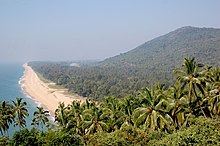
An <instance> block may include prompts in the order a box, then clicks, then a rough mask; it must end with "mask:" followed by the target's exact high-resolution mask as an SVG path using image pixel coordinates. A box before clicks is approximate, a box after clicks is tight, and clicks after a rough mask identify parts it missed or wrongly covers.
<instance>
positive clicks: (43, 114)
mask: <svg viewBox="0 0 220 146" xmlns="http://www.w3.org/2000/svg"><path fill="white" fill-rule="evenodd" d="M49 116H50V115H49V111H45V110H44V108H43V107H37V111H35V112H34V119H33V120H32V123H31V125H34V126H35V127H36V125H38V126H39V125H41V128H42V130H43V128H44V125H46V124H47V123H48V121H49V119H48V117H49Z"/></svg>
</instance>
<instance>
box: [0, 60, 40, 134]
mask: <svg viewBox="0 0 220 146" xmlns="http://www.w3.org/2000/svg"><path fill="white" fill-rule="evenodd" d="M23 74H24V69H23V67H22V64H21V63H14V64H0V101H8V102H9V103H12V101H15V100H16V98H17V97H19V98H23V101H25V102H27V106H28V107H29V108H28V112H29V116H28V117H27V118H26V124H27V128H31V127H32V126H31V122H32V119H33V113H34V111H35V110H36V107H37V105H39V104H40V103H37V102H35V101H34V100H32V99H31V98H30V97H28V96H27V95H25V94H24V92H23V91H22V84H21V82H20V80H21V78H22V76H23ZM16 130H19V127H14V125H11V126H10V129H9V131H8V135H9V137H10V138H11V137H12V136H13V134H14V132H15V131H16Z"/></svg>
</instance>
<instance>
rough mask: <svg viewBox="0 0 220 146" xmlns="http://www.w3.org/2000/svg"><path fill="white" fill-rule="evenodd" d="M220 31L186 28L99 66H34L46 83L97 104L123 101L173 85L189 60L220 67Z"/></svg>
mask: <svg viewBox="0 0 220 146" xmlns="http://www.w3.org/2000/svg"><path fill="white" fill-rule="evenodd" d="M219 40H220V29H212V28H195V27H183V28H180V29H177V30H175V31H173V32H170V33H168V34H166V35H164V36H161V37H158V38H155V39H153V40H151V41H148V42H146V43H144V44H143V45H140V46H138V47H137V48H135V49H133V50H131V51H129V52H127V53H124V54H120V55H118V56H115V57H111V58H109V59H106V60H104V61H102V62H98V63H96V64H92V65H87V66H84V65H82V66H81V67H73V66H70V63H68V62H67V63H64V62H62V63H52V62H30V63H29V65H30V66H31V67H32V68H33V69H34V70H35V71H36V72H38V73H40V74H41V75H42V76H43V77H45V78H46V79H49V80H51V81H53V82H55V83H56V84H57V85H62V86H64V87H67V88H68V89H69V91H71V92H74V93H77V94H79V95H81V96H84V97H91V98H93V99H95V100H99V101H101V100H103V98H104V97H105V96H115V97H119V98H123V97H125V96H127V95H129V94H130V95H135V93H136V92H137V91H138V90H140V89H141V88H142V87H146V86H152V85H153V84H156V83H157V82H162V83H166V84H167V85H170V84H173V83H174V80H173V78H172V70H173V69H174V68H177V67H180V65H181V61H182V60H183V59H184V58H185V57H186V56H187V57H192V56H194V57H195V58H197V59H198V60H199V61H200V62H203V63H206V64H210V65H219V64H218V63H219V60H220V56H219V55H218V54H220V41H219Z"/></svg>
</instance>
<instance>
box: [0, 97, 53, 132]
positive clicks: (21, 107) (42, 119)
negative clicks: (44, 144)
mask: <svg viewBox="0 0 220 146" xmlns="http://www.w3.org/2000/svg"><path fill="white" fill-rule="evenodd" d="M28 115H29V113H28V106H27V103H26V102H23V101H22V98H16V100H15V101H12V104H9V103H8V102H6V101H2V102H0V133H1V135H8V129H9V127H10V125H11V124H13V125H14V126H18V127H19V128H20V129H22V128H24V127H26V120H25V119H26V117H27V116H28ZM48 117H49V112H48V111H45V110H44V109H43V107H37V110H36V111H35V112H34V119H33V121H32V123H31V125H34V126H35V127H37V126H41V127H42V129H43V126H44V125H46V126H48V123H49V120H48Z"/></svg>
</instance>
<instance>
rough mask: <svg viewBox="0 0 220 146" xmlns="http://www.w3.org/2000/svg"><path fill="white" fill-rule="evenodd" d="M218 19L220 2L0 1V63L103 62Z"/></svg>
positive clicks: (219, 24)
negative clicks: (184, 28)
mask: <svg viewBox="0 0 220 146" xmlns="http://www.w3.org/2000/svg"><path fill="white" fill-rule="evenodd" d="M219 15H220V0H0V62H6V61H10V60H11V61H19V62H26V61H31V60H88V59H104V58H107V57H111V56H114V55H118V54H120V53H124V52H127V51H129V50H131V49H133V48H135V47H136V46H138V45H140V44H142V43H144V42H146V41H148V40H151V39H153V38H155V37H157V36H160V35H163V34H165V33H168V32H170V31H173V30H175V29H177V28H179V27H182V26H197V27H215V28H220V16H219Z"/></svg>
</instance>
